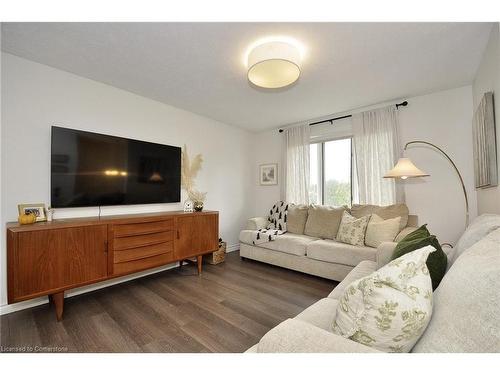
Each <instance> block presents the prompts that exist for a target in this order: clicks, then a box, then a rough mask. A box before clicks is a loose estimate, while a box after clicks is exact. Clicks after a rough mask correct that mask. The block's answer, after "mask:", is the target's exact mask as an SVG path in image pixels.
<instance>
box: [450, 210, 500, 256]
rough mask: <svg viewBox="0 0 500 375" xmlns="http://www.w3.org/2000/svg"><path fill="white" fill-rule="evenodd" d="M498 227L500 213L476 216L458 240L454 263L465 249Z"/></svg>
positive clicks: (499, 224)
mask: <svg viewBox="0 0 500 375" xmlns="http://www.w3.org/2000/svg"><path fill="white" fill-rule="evenodd" d="M498 228H500V215H494V214H484V215H481V216H478V217H476V218H475V219H474V220H473V221H472V223H470V225H469V226H468V227H467V229H466V230H465V232H464V233H463V234H462V236H461V237H460V239H459V240H458V242H457V245H456V246H455V248H454V254H452V257H451V258H452V259H451V260H452V263H453V262H454V261H455V260H457V258H458V257H459V256H460V255H462V253H463V252H464V251H465V250H467V249H468V248H469V247H471V246H472V245H474V244H475V243H476V242H478V241H479V240H481V239H482V238H484V237H486V236H487V235H488V234H489V233H491V232H493V231H495V230H496V229H498Z"/></svg>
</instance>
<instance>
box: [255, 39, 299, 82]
mask: <svg viewBox="0 0 500 375" xmlns="http://www.w3.org/2000/svg"><path fill="white" fill-rule="evenodd" d="M300 60H301V51H300V49H299V48H298V47H297V46H295V45H294V44H292V43H290V42H288V41H280V40H275V41H266V42H263V43H261V44H257V45H255V46H254V47H253V48H251V49H250V51H249V52H248V57H247V67H248V80H249V81H250V82H252V83H253V84H254V85H256V86H259V87H263V88H267V89H276V88H280V87H285V86H288V85H291V84H292V83H294V82H295V81H296V80H297V79H298V78H299V76H300Z"/></svg>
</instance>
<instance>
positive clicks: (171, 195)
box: [51, 126, 181, 208]
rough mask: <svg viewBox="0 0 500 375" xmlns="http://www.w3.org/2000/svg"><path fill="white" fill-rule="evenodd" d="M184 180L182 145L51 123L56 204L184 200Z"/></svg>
mask: <svg viewBox="0 0 500 375" xmlns="http://www.w3.org/2000/svg"><path fill="white" fill-rule="evenodd" d="M180 181H181V149H180V147H174V146H167V145H162V144H157V143H150V142H143V141H136V140H132V139H126V138H120V137H113V136H109V135H104V134H97V133H90V132H85V131H80V130H74V129H66V128H61V127H57V126H53V127H52V153H51V205H52V207H55V208H58V207H88V206H111V205H126V204H146V203H170V202H179V201H180V197H181V191H180V189H181V188H180V185H181V183H180Z"/></svg>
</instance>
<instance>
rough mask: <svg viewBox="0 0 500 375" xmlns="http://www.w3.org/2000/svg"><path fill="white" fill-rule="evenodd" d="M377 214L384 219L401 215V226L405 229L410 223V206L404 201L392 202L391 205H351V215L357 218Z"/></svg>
mask: <svg viewBox="0 0 500 375" xmlns="http://www.w3.org/2000/svg"><path fill="white" fill-rule="evenodd" d="M371 214H377V215H378V216H380V217H381V218H382V219H384V220H387V219H392V218H395V217H398V216H400V217H401V222H400V223H399V228H400V229H403V228H404V227H406V225H407V223H408V214H409V211H408V207H407V206H406V204H404V203H398V204H392V205H390V206H375V205H371V204H353V205H352V207H351V215H352V216H354V217H357V218H360V217H363V216H366V215H371Z"/></svg>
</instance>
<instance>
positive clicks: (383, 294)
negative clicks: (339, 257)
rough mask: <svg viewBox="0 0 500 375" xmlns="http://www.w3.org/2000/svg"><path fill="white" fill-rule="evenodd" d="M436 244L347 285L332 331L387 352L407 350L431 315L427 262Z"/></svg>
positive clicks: (430, 292)
mask: <svg viewBox="0 0 500 375" xmlns="http://www.w3.org/2000/svg"><path fill="white" fill-rule="evenodd" d="M433 251H436V249H434V248H433V247H432V246H427V247H424V248H422V249H418V250H415V251H413V252H411V253H408V254H406V255H403V256H402V257H400V258H398V259H396V260H393V261H392V262H390V263H389V264H387V265H386V266H384V267H382V268H381V269H379V270H378V271H375V272H374V273H372V274H371V275H369V276H366V277H364V278H362V279H359V280H357V281H355V282H353V283H352V284H351V285H349V286H348V287H347V288H346V290H345V292H344V294H343V295H342V297H341V298H340V300H339V305H338V308H337V315H336V318H335V322H334V324H333V332H335V333H337V334H339V335H341V336H343V337H346V338H350V339H351V340H354V341H357V342H359V343H361V344H365V345H368V346H371V347H373V348H376V349H378V350H381V351H385V352H406V353H407V352H409V351H410V350H411V348H412V347H413V346H414V345H415V343H416V342H417V340H418V339H419V337H420V336H421V335H422V334H423V332H424V331H425V328H426V327H427V324H428V323H429V321H430V319H431V315H432V283H431V278H430V277H429V271H428V270H427V267H426V265H425V262H426V260H427V257H428V255H429V254H430V253H431V252H433Z"/></svg>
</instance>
